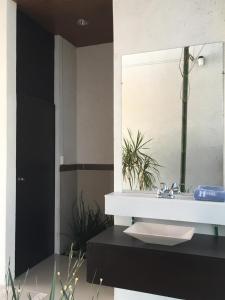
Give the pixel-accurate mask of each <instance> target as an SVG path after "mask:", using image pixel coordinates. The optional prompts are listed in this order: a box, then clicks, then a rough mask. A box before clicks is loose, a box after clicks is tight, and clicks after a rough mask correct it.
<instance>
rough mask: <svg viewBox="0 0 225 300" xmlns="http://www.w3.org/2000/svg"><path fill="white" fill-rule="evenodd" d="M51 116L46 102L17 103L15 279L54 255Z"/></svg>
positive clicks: (53, 154) (52, 119) (53, 113)
mask: <svg viewBox="0 0 225 300" xmlns="http://www.w3.org/2000/svg"><path fill="white" fill-rule="evenodd" d="M54 116H55V108H54V105H53V104H51V103H49V102H46V101H43V100H39V99H31V98H26V97H24V98H23V99H20V101H18V106H17V194H16V197H17V198H16V275H19V274H21V273H23V272H25V271H26V270H27V269H28V268H31V267H32V266H34V265H35V264H37V263H38V262H40V261H41V260H43V259H44V258H46V257H48V256H49V255H51V254H52V253H53V252H54V186H55V184H54V178H55V167H54V164H55V159H54V157H55V153H54V152H55V140H54V136H55V133H54V132H55V128H54V127H55V126H54V124H55V121H54V119H55V117H54Z"/></svg>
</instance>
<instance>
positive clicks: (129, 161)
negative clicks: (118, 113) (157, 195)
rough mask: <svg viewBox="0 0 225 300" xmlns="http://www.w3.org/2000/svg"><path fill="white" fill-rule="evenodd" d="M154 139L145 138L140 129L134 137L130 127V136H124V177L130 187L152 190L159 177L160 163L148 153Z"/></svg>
mask: <svg viewBox="0 0 225 300" xmlns="http://www.w3.org/2000/svg"><path fill="white" fill-rule="evenodd" d="M151 140H152V139H149V140H145V138H144V135H143V134H142V133H141V132H140V131H139V130H138V132H137V135H136V137H133V136H132V134H131V131H130V130H129V129H128V138H125V137H124V138H123V148H122V172H123V179H124V181H125V182H128V183H129V186H130V189H131V190H133V189H134V188H137V189H138V190H141V191H143V190H152V189H153V188H155V184H156V181H157V179H159V175H160V173H159V167H161V166H160V164H159V163H158V162H157V160H156V159H154V158H153V157H152V155H151V154H149V153H148V151H149V149H150V147H149V144H150V142H151Z"/></svg>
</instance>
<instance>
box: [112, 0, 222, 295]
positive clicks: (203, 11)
mask: <svg viewBox="0 0 225 300" xmlns="http://www.w3.org/2000/svg"><path fill="white" fill-rule="evenodd" d="M113 10H114V163H115V169H114V170H115V173H114V190H115V191H122V172H121V165H122V157H121V140H122V130H121V128H122V127H121V123H122V122H121V121H122V120H121V114H122V109H121V104H122V99H121V98H122V97H121V96H122V91H121V70H122V65H121V60H122V55H125V54H132V53H138V52H145V51H154V50H160V49H168V48H177V47H184V46H186V45H195V44H205V43H210V42H216V41H224V40H225V26H224V19H225V2H224V1H223V0H215V1H214V0H213V1H212V0H205V1H202V0H196V1H186V0H173V1H171V0H152V1H149V0H113ZM115 222H116V223H117V224H120V223H121V222H123V218H122V219H121V218H115ZM140 297H142V298H141V299H148V300H150V299H154V300H155V299H157V298H158V297H156V296H154V295H142V296H140V294H139V293H132V292H126V291H123V292H121V291H120V290H116V293H115V299H116V300H126V299H129V300H136V299H137V300H138V299H140ZM163 299H164V298H163Z"/></svg>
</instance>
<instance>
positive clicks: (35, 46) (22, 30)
mask: <svg viewBox="0 0 225 300" xmlns="http://www.w3.org/2000/svg"><path fill="white" fill-rule="evenodd" d="M17 94H19V95H21V94H25V95H27V96H31V97H32V98H40V99H43V100H46V101H49V102H51V103H54V36H53V35H52V34H51V33H48V32H47V31H45V30H44V29H43V28H42V27H41V26H40V25H39V24H37V23H35V22H34V21H33V20H31V19H30V18H29V17H27V16H26V15H25V14H23V13H22V12H20V11H18V13H17Z"/></svg>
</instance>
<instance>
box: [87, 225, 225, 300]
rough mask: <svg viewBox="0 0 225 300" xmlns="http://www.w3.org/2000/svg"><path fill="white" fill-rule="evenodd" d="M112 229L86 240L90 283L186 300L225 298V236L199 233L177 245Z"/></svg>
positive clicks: (118, 228)
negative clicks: (156, 242) (151, 241)
mask: <svg viewBox="0 0 225 300" xmlns="http://www.w3.org/2000/svg"><path fill="white" fill-rule="evenodd" d="M125 228H126V227H123V226H114V227H111V228H109V229H107V230H105V231H104V232H102V233H101V234H99V235H98V236H96V237H95V238H93V239H91V240H90V241H89V242H88V246H87V281H88V282H92V281H93V278H94V275H95V274H96V275H95V278H94V282H95V283H97V284H98V283H99V280H100V278H103V285H106V286H112V287H115V288H122V289H128V290H135V291H140V292H145V293H151V294H157V295H162V296H167V297H173V298H178V299H187V300H217V299H218V300H224V299H225V237H214V236H210V235H202V234H195V235H194V237H193V238H192V240H191V241H189V242H186V243H183V244H180V245H177V246H172V247H171V246H161V245H153V244H144V243H142V242H141V241H139V240H136V239H134V238H132V237H130V236H128V235H126V234H124V233H123V231H124V230H125Z"/></svg>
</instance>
